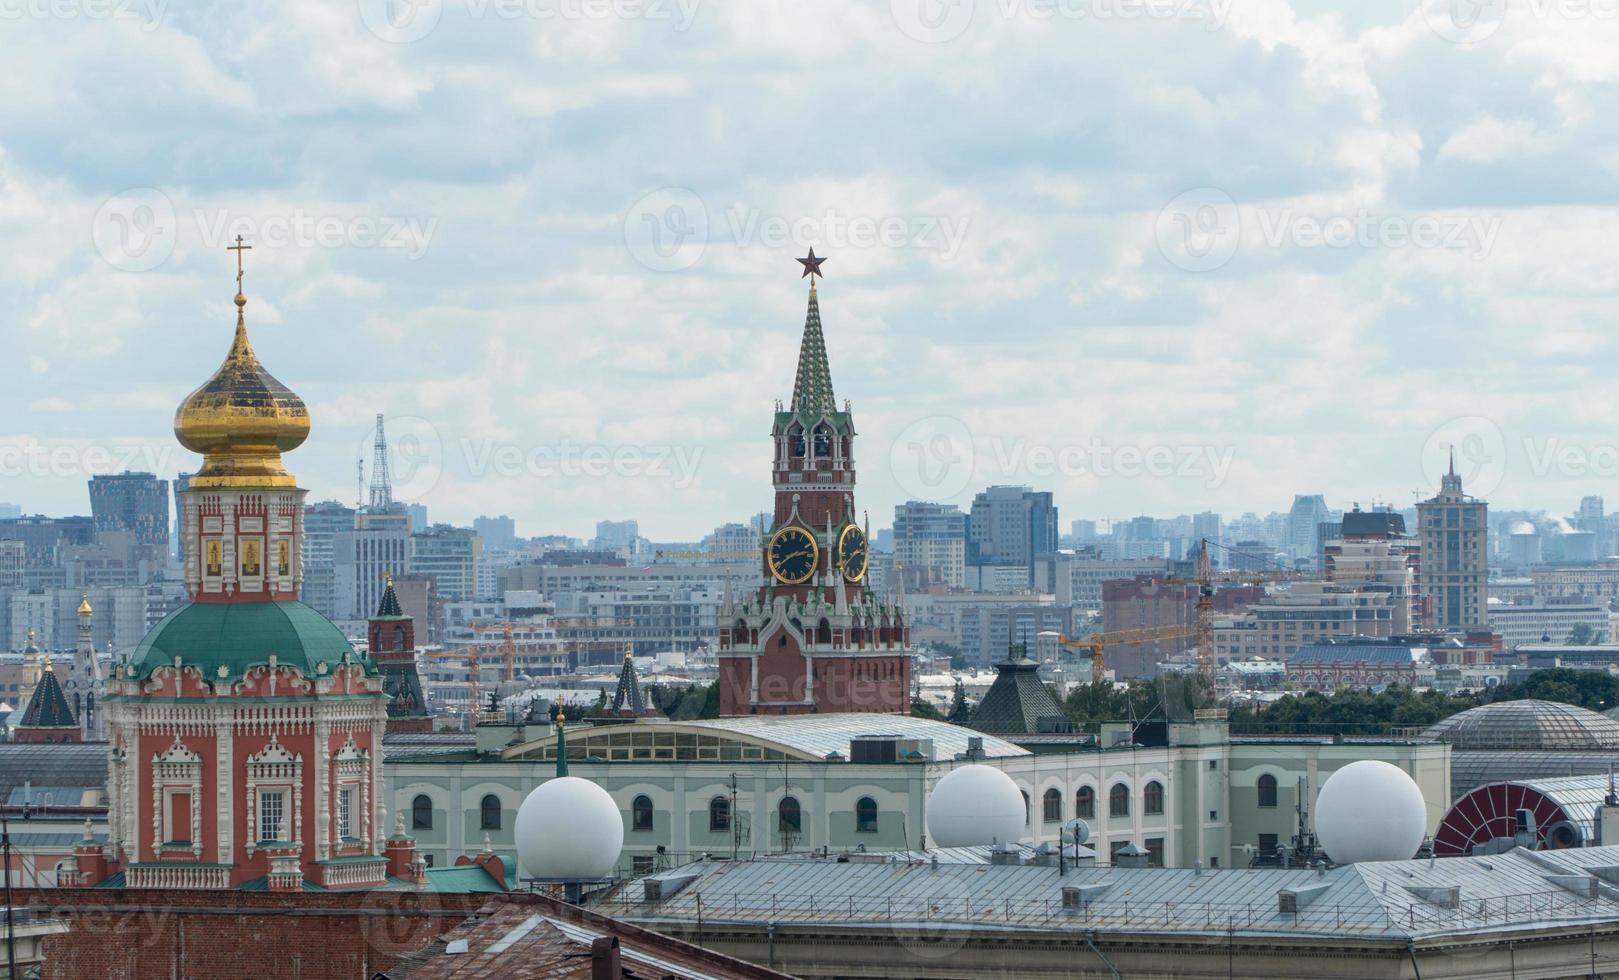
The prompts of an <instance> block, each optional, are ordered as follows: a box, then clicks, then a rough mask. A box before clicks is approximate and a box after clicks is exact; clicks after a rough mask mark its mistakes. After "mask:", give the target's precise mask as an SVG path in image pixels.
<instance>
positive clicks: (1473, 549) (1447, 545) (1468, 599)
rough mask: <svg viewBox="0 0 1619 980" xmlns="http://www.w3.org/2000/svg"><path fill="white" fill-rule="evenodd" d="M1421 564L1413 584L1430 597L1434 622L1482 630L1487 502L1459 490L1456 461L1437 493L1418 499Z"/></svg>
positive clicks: (1486, 569) (1486, 622)
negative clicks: (1425, 498)
mask: <svg viewBox="0 0 1619 980" xmlns="http://www.w3.org/2000/svg"><path fill="white" fill-rule="evenodd" d="M1417 527H1418V534H1419V536H1420V537H1421V539H1422V567H1421V569H1420V571H1419V572H1418V576H1419V577H1418V581H1417V587H1418V591H1420V592H1421V593H1422V594H1423V595H1425V596H1427V597H1428V602H1429V607H1430V609H1431V613H1430V615H1431V617H1432V622H1431V623H1430V625H1433V626H1437V627H1440V628H1443V629H1484V628H1487V627H1488V626H1489V617H1488V615H1487V614H1486V608H1485V598H1486V595H1485V582H1486V580H1487V579H1488V577H1489V552H1488V538H1489V505H1488V504H1486V503H1485V502H1484V501H1482V500H1479V499H1477V498H1475V497H1470V496H1468V495H1467V494H1466V493H1465V492H1464V491H1463V490H1462V478H1461V477H1460V476H1458V475H1457V473H1456V461H1455V459H1454V458H1452V460H1451V464H1450V471H1449V472H1447V473H1446V474H1445V475H1444V476H1443V477H1442V478H1441V479H1440V484H1439V494H1438V495H1437V496H1435V497H1433V498H1431V499H1429V500H1424V501H1422V502H1421V503H1419V504H1417Z"/></svg>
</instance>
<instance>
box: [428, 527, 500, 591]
mask: <svg viewBox="0 0 1619 980" xmlns="http://www.w3.org/2000/svg"><path fill="white" fill-rule="evenodd" d="M482 556H483V542H482V541H480V540H479V538H478V535H477V534H475V533H474V532H473V531H472V529H471V528H466V527H451V526H450V525H448V524H434V525H433V526H432V527H430V528H428V529H427V530H426V531H423V532H422V533H420V534H417V535H413V536H412V540H411V556H410V571H411V574H413V575H431V576H432V577H433V580H434V582H436V583H437V586H438V589H437V591H438V594H439V595H440V596H441V597H443V598H444V599H445V600H446V601H449V602H461V601H463V600H468V599H476V598H478V562H479V560H480V559H481V558H482Z"/></svg>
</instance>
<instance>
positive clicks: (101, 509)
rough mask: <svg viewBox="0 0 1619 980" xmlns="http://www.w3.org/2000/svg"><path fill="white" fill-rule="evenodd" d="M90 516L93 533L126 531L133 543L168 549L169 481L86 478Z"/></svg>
mask: <svg viewBox="0 0 1619 980" xmlns="http://www.w3.org/2000/svg"><path fill="white" fill-rule="evenodd" d="M90 514H91V516H92V517H93V518H94V519H95V522H96V531H98V532H100V531H129V532H130V533H132V534H134V535H135V543H136V544H144V545H156V546H158V547H160V548H164V549H167V548H168V546H169V481H167V480H159V479H158V478H157V477H155V476H153V475H152V474H150V473H113V474H104V475H100V476H92V477H91V478H90Z"/></svg>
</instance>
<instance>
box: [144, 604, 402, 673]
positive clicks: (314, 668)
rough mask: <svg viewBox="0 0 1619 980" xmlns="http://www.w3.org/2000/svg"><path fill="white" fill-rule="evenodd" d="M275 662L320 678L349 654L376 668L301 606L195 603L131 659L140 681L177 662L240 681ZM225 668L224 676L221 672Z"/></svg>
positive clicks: (171, 617)
mask: <svg viewBox="0 0 1619 980" xmlns="http://www.w3.org/2000/svg"><path fill="white" fill-rule="evenodd" d="M271 654H274V655H275V659H276V663H277V664H279V665H281V666H284V667H292V668H294V669H296V670H299V671H301V672H302V673H303V674H304V676H306V677H318V676H320V665H321V664H325V665H326V672H327V673H330V672H331V669H332V668H333V667H335V666H337V664H338V663H340V662H341V661H342V660H343V658H344V657H345V656H347V657H348V659H349V660H351V661H355V662H358V663H363V664H365V668H366V673H368V674H374V673H376V667H375V666H374V665H373V664H372V663H371V662H370V661H369V660H366V659H365V658H364V657H362V656H361V655H360V654H359V653H357V652H355V649H354V647H353V645H352V644H350V643H349V641H348V637H346V636H344V635H343V632H342V630H339V629H338V628H337V627H336V626H333V625H332V623H331V621H330V620H328V619H327V618H326V617H325V616H322V615H321V614H320V613H318V612H316V611H315V610H313V609H311V608H309V607H308V606H306V605H304V604H303V603H301V602H193V603H190V604H189V605H185V606H182V607H180V608H179V609H176V610H175V611H174V612H172V613H169V614H168V615H167V616H165V617H164V618H163V621H162V622H161V623H158V624H157V625H156V626H155V627H153V628H152V631H151V632H150V633H147V634H146V638H145V639H143V640H141V642H140V646H138V647H136V648H135V654H134V656H133V657H131V660H132V662H133V663H134V665H135V677H136V678H137V679H141V678H146V677H150V676H151V674H152V671H153V670H155V669H157V668H158V667H167V666H172V665H173V664H174V658H175V657H179V658H180V660H181V661H182V662H183V663H185V664H186V666H188V667H195V668H197V669H198V670H200V671H201V672H202V676H203V677H204V678H205V679H206V680H208V681H209V682H210V683H215V684H217V683H219V681H221V680H240V679H241V678H242V676H243V675H245V674H246V673H247V671H248V670H249V669H251V668H253V667H258V666H263V665H267V664H269V662H270V656H271ZM222 667H223V668H224V673H221V672H220V668H222Z"/></svg>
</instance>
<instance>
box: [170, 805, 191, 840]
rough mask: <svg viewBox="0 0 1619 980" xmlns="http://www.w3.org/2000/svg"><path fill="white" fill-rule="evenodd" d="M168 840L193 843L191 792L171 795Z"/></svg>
mask: <svg viewBox="0 0 1619 980" xmlns="http://www.w3.org/2000/svg"><path fill="white" fill-rule="evenodd" d="M168 840H169V842H171V843H175V844H189V843H191V794H190V793H175V794H174V795H173V796H170V797H169V833H168Z"/></svg>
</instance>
